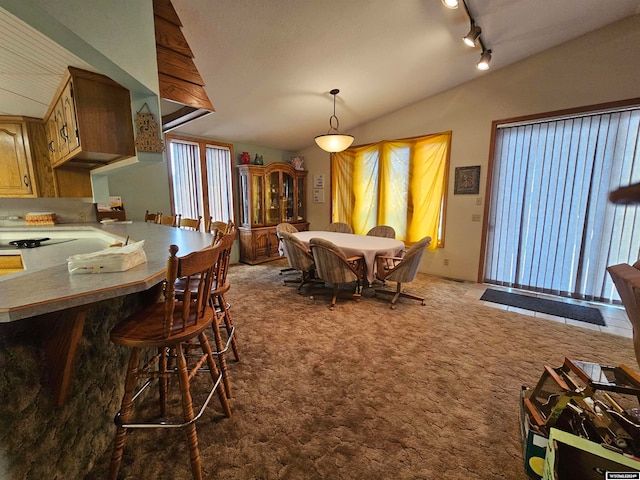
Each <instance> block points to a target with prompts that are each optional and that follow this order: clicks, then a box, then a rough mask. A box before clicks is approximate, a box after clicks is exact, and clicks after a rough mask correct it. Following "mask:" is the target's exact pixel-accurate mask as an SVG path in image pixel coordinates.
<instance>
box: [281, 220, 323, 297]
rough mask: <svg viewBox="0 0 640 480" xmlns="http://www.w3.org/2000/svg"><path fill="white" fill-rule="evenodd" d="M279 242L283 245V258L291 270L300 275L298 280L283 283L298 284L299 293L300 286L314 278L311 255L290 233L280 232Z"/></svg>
mask: <svg viewBox="0 0 640 480" xmlns="http://www.w3.org/2000/svg"><path fill="white" fill-rule="evenodd" d="M280 240H281V241H282V243H283V250H284V256H285V257H287V260H288V261H289V265H290V266H291V268H292V269H293V270H296V271H299V272H300V273H302V278H301V279H300V280H285V281H284V282H285V283H289V282H295V283H298V282H300V284H299V285H298V291H300V289H301V288H302V286H303V285H304V284H306V283H309V282H311V280H313V278H314V276H315V263H314V260H313V254H312V253H311V251H310V250H309V249H308V248H307V246H306V245H305V244H304V243H303V242H302V241H301V240H300V239H298V238H296V237H295V236H294V235H293V234H291V233H290V232H280Z"/></svg>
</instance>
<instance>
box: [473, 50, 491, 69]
mask: <svg viewBox="0 0 640 480" xmlns="http://www.w3.org/2000/svg"><path fill="white" fill-rule="evenodd" d="M490 63H491V50H484V51H483V52H482V55H481V56H480V60H479V61H478V63H477V64H476V68H477V69H478V70H489V64H490Z"/></svg>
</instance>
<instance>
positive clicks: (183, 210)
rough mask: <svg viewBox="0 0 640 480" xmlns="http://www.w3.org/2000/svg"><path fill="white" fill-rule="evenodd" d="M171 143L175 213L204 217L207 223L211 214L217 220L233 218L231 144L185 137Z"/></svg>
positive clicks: (225, 220) (226, 220)
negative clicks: (226, 144)
mask: <svg viewBox="0 0 640 480" xmlns="http://www.w3.org/2000/svg"><path fill="white" fill-rule="evenodd" d="M169 145H170V148H169V153H170V155H169V158H170V172H171V187H172V188H171V190H172V192H173V208H174V212H175V213H179V214H181V215H182V216H183V217H186V218H198V217H199V216H202V217H204V218H205V225H207V224H208V222H209V217H212V218H213V220H214V221H222V222H229V221H231V220H233V171H232V164H231V163H232V162H231V150H230V149H229V147H225V146H221V145H211V144H208V143H207V144H205V143H204V142H201V143H198V142H195V141H194V142H189V141H184V140H179V141H178V140H171V141H170V142H169ZM201 152H202V155H201ZM203 157H204V158H203Z"/></svg>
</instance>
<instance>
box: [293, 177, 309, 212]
mask: <svg viewBox="0 0 640 480" xmlns="http://www.w3.org/2000/svg"><path fill="white" fill-rule="evenodd" d="M304 184H305V179H304V178H298V197H297V198H296V201H297V202H298V205H297V208H296V215H297V216H298V218H297V220H298V221H302V220H304V219H305V218H307V215H306V212H305V211H304V206H305V205H306V203H307V202H306V198H305V195H306V194H307V192H305V191H304Z"/></svg>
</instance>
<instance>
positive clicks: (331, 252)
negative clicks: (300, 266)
mask: <svg viewBox="0 0 640 480" xmlns="http://www.w3.org/2000/svg"><path fill="white" fill-rule="evenodd" d="M309 248H310V249H311V253H312V254H313V260H314V263H315V264H316V276H317V277H318V278H319V279H320V280H322V281H324V282H326V283H331V284H332V285H333V297H332V298H331V306H330V309H331V310H333V309H334V308H335V306H336V299H337V297H338V289H339V287H340V285H342V284H346V283H352V282H356V288H355V292H354V293H353V295H352V298H354V299H355V300H360V295H361V292H362V280H363V277H364V274H365V263H364V257H362V256H356V257H350V258H347V257H346V256H345V254H344V252H343V251H342V249H341V248H340V247H338V246H337V245H335V244H334V243H333V242H330V241H329V240H325V239H323V238H312V239H310V240H309Z"/></svg>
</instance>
